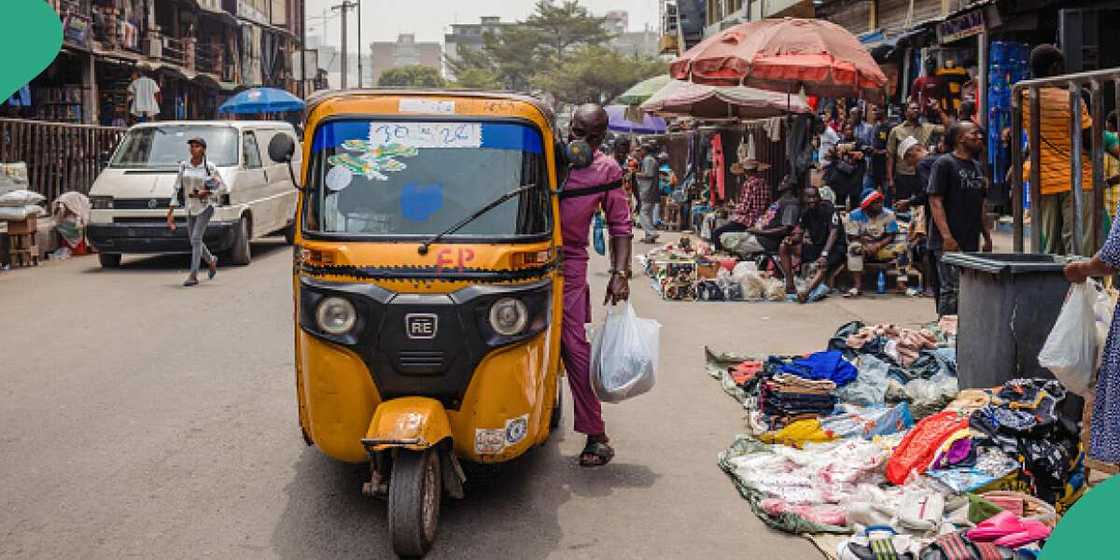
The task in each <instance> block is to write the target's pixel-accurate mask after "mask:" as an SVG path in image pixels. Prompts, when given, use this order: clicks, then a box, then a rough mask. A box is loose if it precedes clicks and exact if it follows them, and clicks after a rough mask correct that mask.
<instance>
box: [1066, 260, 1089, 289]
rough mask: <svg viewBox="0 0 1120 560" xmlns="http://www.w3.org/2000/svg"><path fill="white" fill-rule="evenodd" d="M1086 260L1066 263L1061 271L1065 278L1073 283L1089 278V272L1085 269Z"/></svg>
mask: <svg viewBox="0 0 1120 560" xmlns="http://www.w3.org/2000/svg"><path fill="white" fill-rule="evenodd" d="M1086 264H1087V262H1086V261H1077V262H1071V263H1069V264H1067V265H1066V267H1065V269H1064V270H1062V272H1064V273H1065V275H1066V280H1069V281H1070V282H1072V283H1074V284H1080V283H1082V282H1084V281H1085V280H1086V279H1088V278H1089V272H1088V271H1087V270H1086V269H1085V265H1086Z"/></svg>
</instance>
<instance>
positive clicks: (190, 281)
mask: <svg viewBox="0 0 1120 560" xmlns="http://www.w3.org/2000/svg"><path fill="white" fill-rule="evenodd" d="M196 285H198V278H195V277H194V276H191V277H190V278H187V279H186V280H183V287H186V288H189V287H191V286H196Z"/></svg>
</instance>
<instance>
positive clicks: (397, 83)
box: [377, 64, 447, 88]
mask: <svg viewBox="0 0 1120 560" xmlns="http://www.w3.org/2000/svg"><path fill="white" fill-rule="evenodd" d="M377 85H379V86H384V87H422V88H441V87H444V86H446V85H447V82H445V81H444V79H443V76H441V75H440V73H439V70H438V69H436V68H432V67H431V66H424V65H422V64H413V65H410V66H398V67H396V68H390V69H389V70H386V71H385V72H384V73H382V74H381V77H380V78H379V79H378V80H377Z"/></svg>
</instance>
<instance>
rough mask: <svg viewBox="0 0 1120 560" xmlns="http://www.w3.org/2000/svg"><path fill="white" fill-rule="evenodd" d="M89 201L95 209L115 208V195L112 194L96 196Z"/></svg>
mask: <svg viewBox="0 0 1120 560" xmlns="http://www.w3.org/2000/svg"><path fill="white" fill-rule="evenodd" d="M89 203H90V206H91V207H93V209H94V210H112V209H113V197H111V196H94V197H91V198H90V199H89Z"/></svg>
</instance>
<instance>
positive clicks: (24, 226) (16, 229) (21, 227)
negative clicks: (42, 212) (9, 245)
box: [8, 216, 39, 235]
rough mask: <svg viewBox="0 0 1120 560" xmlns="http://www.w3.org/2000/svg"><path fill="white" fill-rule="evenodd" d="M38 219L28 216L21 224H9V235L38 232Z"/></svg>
mask: <svg viewBox="0 0 1120 560" xmlns="http://www.w3.org/2000/svg"><path fill="white" fill-rule="evenodd" d="M37 220H38V217H37V216H28V217H27V218H24V219H23V220H22V221H19V222H8V235H24V234H27V233H36V232H37V231H38V228H39V225H38V221H37Z"/></svg>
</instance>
